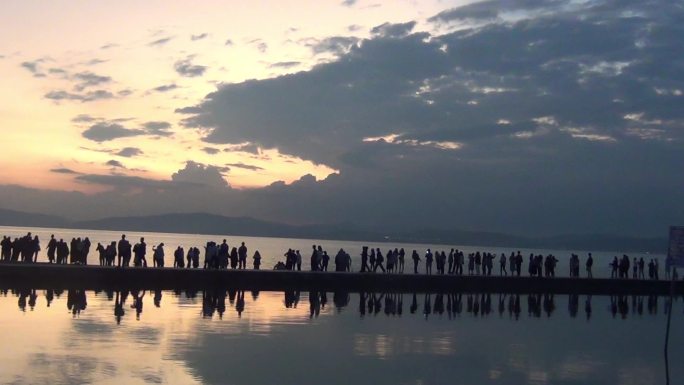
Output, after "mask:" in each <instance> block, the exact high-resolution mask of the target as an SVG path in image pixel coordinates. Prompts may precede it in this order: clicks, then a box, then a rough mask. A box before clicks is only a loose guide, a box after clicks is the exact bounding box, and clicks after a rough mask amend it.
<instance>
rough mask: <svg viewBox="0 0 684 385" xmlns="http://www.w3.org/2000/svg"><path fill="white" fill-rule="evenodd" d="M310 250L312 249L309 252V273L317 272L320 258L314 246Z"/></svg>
mask: <svg viewBox="0 0 684 385" xmlns="http://www.w3.org/2000/svg"><path fill="white" fill-rule="evenodd" d="M311 248H312V251H311V271H318V270H319V267H318V260H319V258H320V257H319V256H318V251H317V250H316V245H313V246H312V247H311Z"/></svg>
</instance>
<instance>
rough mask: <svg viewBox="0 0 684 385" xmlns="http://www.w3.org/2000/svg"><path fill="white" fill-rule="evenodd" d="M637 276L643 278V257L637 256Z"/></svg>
mask: <svg viewBox="0 0 684 385" xmlns="http://www.w3.org/2000/svg"><path fill="white" fill-rule="evenodd" d="M639 278H641V279H644V257H641V258H639Z"/></svg>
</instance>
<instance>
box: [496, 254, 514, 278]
mask: <svg viewBox="0 0 684 385" xmlns="http://www.w3.org/2000/svg"><path fill="white" fill-rule="evenodd" d="M511 274H513V270H511ZM499 275H508V272H507V271H506V254H504V253H501V257H500V258H499Z"/></svg>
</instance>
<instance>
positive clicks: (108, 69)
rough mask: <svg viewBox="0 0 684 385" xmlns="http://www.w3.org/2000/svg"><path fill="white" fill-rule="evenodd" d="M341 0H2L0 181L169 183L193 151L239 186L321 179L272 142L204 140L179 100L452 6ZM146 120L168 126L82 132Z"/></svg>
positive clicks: (297, 64) (190, 101)
mask: <svg viewBox="0 0 684 385" xmlns="http://www.w3.org/2000/svg"><path fill="white" fill-rule="evenodd" d="M348 3H349V5H345V4H340V3H339V2H321V1H284V2H269V1H261V2H253V1H250V2H240V1H230V2H227V1H202V2H199V3H188V2H187V1H149V2H144V3H141V2H138V1H121V2H116V3H112V2H106V1H71V0H69V1H66V0H65V1H54V2H49V3H45V2H40V1H8V2H4V3H3V5H2V11H3V12H2V15H0V22H1V23H2V25H3V29H2V31H1V32H0V35H1V36H0V37H1V38H2V39H1V40H2V43H0V54H2V56H3V58H2V60H1V61H0V66H1V67H0V68H2V73H3V74H4V75H5V76H4V83H5V86H4V87H3V88H2V90H0V105H1V106H2V107H1V108H2V110H0V127H2V128H3V134H4V135H3V143H4V144H10V145H9V146H7V147H6V150H5V151H2V154H1V155H0V156H2V162H3V166H4V167H2V171H1V172H2V178H3V180H4V181H5V182H6V183H16V184H21V185H24V186H32V187H40V188H52V189H76V190H81V191H92V189H93V188H94V186H92V185H84V184H79V183H75V182H74V178H73V174H67V173H55V172H50V170H54V169H59V168H67V169H69V170H73V171H76V172H81V173H105V174H106V173H111V172H116V173H121V174H126V175H139V176H144V177H148V178H154V179H168V178H169V177H170V176H171V174H172V173H174V172H175V171H177V170H179V169H181V168H182V167H183V165H184V164H185V162H186V161H188V160H192V161H194V162H198V163H202V164H212V165H216V166H219V167H226V168H225V169H224V170H225V171H222V174H223V175H224V176H225V177H226V180H228V181H230V184H231V186H233V187H255V186H264V185H267V184H270V183H272V182H275V181H278V180H283V181H286V182H291V181H293V180H296V179H298V178H299V177H301V176H303V175H305V174H308V173H310V174H313V175H315V176H316V177H318V178H325V177H326V176H327V175H328V174H330V173H332V172H335V170H334V169H333V168H331V167H329V166H327V165H325V164H315V163H312V162H311V161H309V160H307V159H302V158H300V157H299V156H298V155H297V154H284V153H280V152H279V151H278V149H277V148H276V147H273V148H259V145H258V144H255V145H254V146H243V147H240V146H239V145H240V144H250V143H248V142H241V143H233V146H224V145H221V146H213V145H210V144H207V143H204V142H203V141H202V137H203V133H202V132H200V131H197V130H188V129H184V128H182V127H181V124H180V120H181V118H183V117H184V116H182V115H179V114H178V113H176V112H174V110H176V109H179V108H183V107H187V106H192V105H195V104H197V103H199V102H200V101H201V100H202V99H203V98H204V96H205V95H207V94H208V93H210V92H212V91H214V90H216V88H217V86H219V85H220V84H222V83H239V82H243V81H245V80H248V79H266V78H272V77H276V76H280V75H283V74H287V73H293V72H297V71H302V70H308V69H310V68H311V67H312V66H314V65H316V64H317V63H322V62H327V61H330V60H333V59H334V58H335V56H334V55H332V54H331V53H330V52H328V51H318V52H317V50H316V44H318V43H319V42H320V41H321V40H323V39H325V38H326V37H329V36H337V35H346V36H350V37H356V38H364V37H368V36H369V34H370V29H371V28H372V27H373V26H376V25H379V24H382V23H385V22H393V21H405V20H411V19H413V18H416V17H419V18H420V17H422V18H425V17H427V16H430V15H432V14H434V13H436V12H438V11H439V10H440V9H441V8H444V7H445V6H447V5H448V4H445V3H443V2H437V1H435V2H420V6H419V5H418V2H415V1H413V2H410V1H397V2H390V3H388V4H382V5H380V4H376V3H371V2H368V3H366V2H363V1H359V2H353V1H352V2H348ZM427 27H429V26H426V28H427ZM150 122H157V123H159V125H160V126H159V127H162V128H161V130H162V133H163V134H162V135H155V133H154V132H150V133H149V134H148V133H145V134H142V135H135V136H127V137H123V136H122V137H120V138H115V139H111V140H98V139H97V138H95V139H94V140H93V138H89V137H88V136H87V135H86V134H84V131H86V130H87V129H88V128H91V127H93V126H95V125H97V124H100V125H102V126H103V127H109V128H111V127H112V126H113V125H116V126H117V127H118V126H120V127H122V128H126V129H134V130H139V129H143V130H144V129H145V128H144V127H145V124H148V123H150ZM126 148H129V149H131V150H129V151H127V152H126V151H125V152H123V153H121V150H123V149H126ZM257 148H259V149H258V150H257ZM132 149H135V150H132ZM241 149H243V150H244V149H247V150H249V151H242V150H241ZM216 151H218V152H217V153H216ZM117 154H119V155H117ZM131 154H132V155H131ZM108 162H109V163H108ZM115 162H116V163H115ZM119 164H120V165H121V166H119ZM243 164H244V165H245V166H244V167H242V166H241V165H243ZM112 165H115V166H112ZM230 165H233V166H230ZM27 175H30V178H27Z"/></svg>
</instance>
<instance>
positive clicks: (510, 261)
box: [508, 251, 516, 276]
mask: <svg viewBox="0 0 684 385" xmlns="http://www.w3.org/2000/svg"><path fill="white" fill-rule="evenodd" d="M515 262H516V258H515V253H514V252H512V251H511V255H510V256H509V257H508V266H509V267H510V270H511V276H513V275H515V265H516V263H515Z"/></svg>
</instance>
